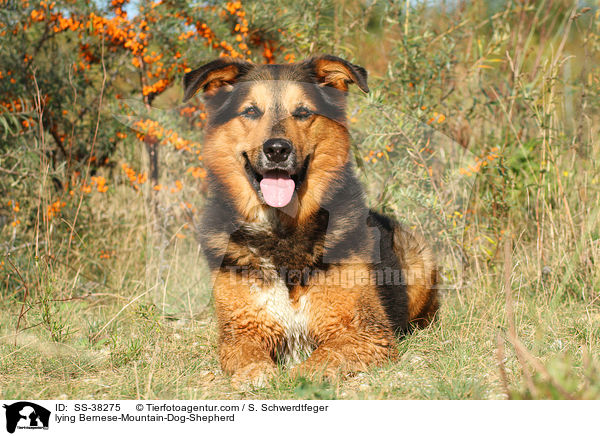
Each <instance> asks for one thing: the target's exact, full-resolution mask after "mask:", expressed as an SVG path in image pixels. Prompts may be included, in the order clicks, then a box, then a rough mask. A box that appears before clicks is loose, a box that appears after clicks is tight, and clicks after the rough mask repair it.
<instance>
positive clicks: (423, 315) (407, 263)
mask: <svg viewBox="0 0 600 436" xmlns="http://www.w3.org/2000/svg"><path fill="white" fill-rule="evenodd" d="M394 251H395V252H396V254H397V255H398V257H399V258H400V259H401V261H402V264H403V266H404V268H405V270H406V280H407V286H406V290H407V292H408V316H409V318H410V321H411V322H412V323H415V324H417V325H418V326H419V327H425V326H426V325H427V324H429V322H430V321H431V320H432V318H433V316H434V315H435V313H436V311H437V310H438V308H439V302H438V296H437V289H436V285H437V270H436V267H435V262H434V260H433V253H432V252H431V249H430V248H429V246H428V245H427V244H426V243H425V241H424V240H423V239H422V238H421V237H420V236H419V235H417V234H413V233H409V232H407V231H406V230H405V229H403V228H402V227H397V228H396V231H395V232H394Z"/></svg>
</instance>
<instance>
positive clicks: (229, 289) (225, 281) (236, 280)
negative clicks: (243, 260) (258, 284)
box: [213, 273, 281, 387]
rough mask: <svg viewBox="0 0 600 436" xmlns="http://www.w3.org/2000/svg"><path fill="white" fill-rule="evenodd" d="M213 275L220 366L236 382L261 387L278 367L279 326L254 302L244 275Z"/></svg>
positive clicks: (249, 283)
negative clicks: (276, 349) (276, 363)
mask: <svg viewBox="0 0 600 436" xmlns="http://www.w3.org/2000/svg"><path fill="white" fill-rule="evenodd" d="M215 278H216V280H215V283H214V288H213V293H214V297H215V308H216V311H217V317H218V319H219V357H220V362H221V368H222V369H223V372H224V373H226V374H228V375H231V376H232V382H233V383H234V384H235V385H238V386H240V387H241V386H246V385H257V386H263V385H265V384H266V382H267V380H268V379H270V378H271V377H272V376H273V375H274V374H275V372H276V370H277V366H276V365H275V361H274V359H273V357H274V356H275V354H276V353H275V348H276V344H277V338H278V337H279V336H280V334H281V332H280V331H279V330H278V325H277V324H276V323H275V322H273V320H272V319H271V318H270V317H269V316H268V314H266V313H265V311H264V310H262V307H261V306H260V305H258V304H257V302H256V295H253V294H252V292H251V286H252V283H251V282H250V281H249V280H248V279H247V278H245V277H243V276H239V275H237V274H229V273H218V274H217V275H216V277H215Z"/></svg>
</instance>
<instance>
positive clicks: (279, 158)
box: [263, 138, 292, 162]
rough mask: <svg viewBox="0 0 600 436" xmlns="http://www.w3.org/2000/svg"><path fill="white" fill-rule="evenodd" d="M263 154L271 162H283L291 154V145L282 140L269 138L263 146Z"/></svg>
mask: <svg viewBox="0 0 600 436" xmlns="http://www.w3.org/2000/svg"><path fill="white" fill-rule="evenodd" d="M263 152H264V153H265V156H267V159H269V160H270V161H271V162H283V161H285V160H286V159H287V158H288V157H289V155H290V153H291V152H292V143H291V142H290V141H288V140H287V139H284V138H271V139H269V140H267V141H265V143H264V144H263Z"/></svg>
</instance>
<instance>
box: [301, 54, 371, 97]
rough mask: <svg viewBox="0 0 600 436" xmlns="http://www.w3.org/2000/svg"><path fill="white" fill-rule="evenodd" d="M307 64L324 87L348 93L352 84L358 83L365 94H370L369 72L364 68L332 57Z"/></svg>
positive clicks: (324, 56) (313, 60)
mask: <svg viewBox="0 0 600 436" xmlns="http://www.w3.org/2000/svg"><path fill="white" fill-rule="evenodd" d="M307 62H308V64H309V66H310V68H311V69H312V70H313V72H314V74H315V76H316V78H317V81H318V82H319V83H321V84H323V85H326V86H333V87H334V88H337V89H339V90H340V91H344V92H346V91H348V85H349V84H350V83H356V85H358V87H359V88H360V89H361V90H362V91H363V92H369V86H368V85H367V70H365V69H364V68H363V67H360V66H358V65H354V64H352V63H350V62H348V61H347V60H344V59H342V58H338V57H336V56H331V55H323V56H318V57H316V58H312V59H310V60H308V61H307Z"/></svg>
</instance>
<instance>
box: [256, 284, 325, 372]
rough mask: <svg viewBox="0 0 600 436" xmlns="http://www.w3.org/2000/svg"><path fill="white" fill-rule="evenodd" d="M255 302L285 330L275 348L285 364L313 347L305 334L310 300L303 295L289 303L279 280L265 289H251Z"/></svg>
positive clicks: (284, 287) (312, 343) (257, 287)
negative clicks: (282, 337) (284, 336)
mask: <svg viewBox="0 0 600 436" xmlns="http://www.w3.org/2000/svg"><path fill="white" fill-rule="evenodd" d="M250 293H251V295H253V296H254V301H255V302H256V305H257V306H259V307H261V308H262V309H263V310H264V311H265V312H267V313H268V314H269V315H270V316H271V317H272V318H273V319H274V320H275V321H276V322H277V323H278V324H279V325H280V326H281V327H282V328H283V329H284V331H285V335H286V338H285V341H284V343H283V344H282V346H281V347H280V349H279V350H278V352H279V355H280V358H281V359H283V361H284V363H286V364H294V363H299V362H300V361H302V360H303V359H305V358H307V357H308V356H309V355H310V353H311V352H312V351H313V350H314V348H315V344H314V342H313V341H312V340H311V338H310V336H309V333H308V318H309V316H308V314H309V304H310V302H309V300H308V297H307V296H306V295H302V296H301V297H300V298H299V300H298V304H297V305H294V306H293V305H292V301H291V300H290V297H289V291H288V288H287V286H286V285H285V283H283V281H281V280H279V281H277V282H275V283H273V284H272V285H271V286H270V287H268V288H263V287H260V286H258V285H256V284H254V285H252V286H251V288H250Z"/></svg>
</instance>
